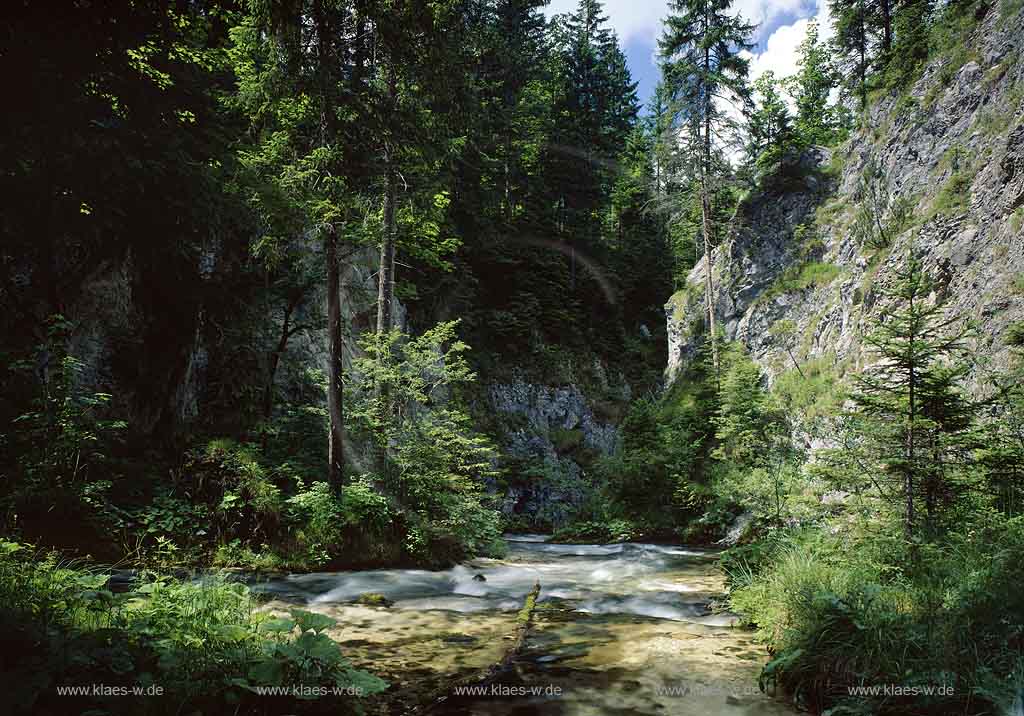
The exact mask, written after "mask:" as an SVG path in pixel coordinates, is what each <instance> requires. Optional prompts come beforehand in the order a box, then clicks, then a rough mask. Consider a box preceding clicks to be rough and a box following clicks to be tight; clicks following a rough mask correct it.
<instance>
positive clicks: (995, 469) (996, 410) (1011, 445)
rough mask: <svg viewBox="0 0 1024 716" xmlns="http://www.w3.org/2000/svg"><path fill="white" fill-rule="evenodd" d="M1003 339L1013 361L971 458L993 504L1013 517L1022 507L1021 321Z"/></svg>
mask: <svg viewBox="0 0 1024 716" xmlns="http://www.w3.org/2000/svg"><path fill="white" fill-rule="evenodd" d="M1006 342H1007V345H1009V346H1010V347H1011V348H1012V350H1013V352H1014V356H1013V364H1012V367H1011V370H1010V371H1009V372H1008V374H1007V375H1006V376H1004V377H1003V378H1002V380H1000V381H998V382H997V385H996V389H997V390H996V398H995V399H994V400H992V401H991V403H990V405H989V411H988V414H987V415H986V419H985V421H984V424H983V425H982V427H981V429H980V430H979V433H980V434H979V445H980V447H979V448H978V451H977V453H976V455H975V458H976V460H977V462H978V465H979V466H980V468H981V474H982V476H983V478H984V481H985V488H986V490H987V491H988V493H989V494H990V495H991V498H992V502H993V505H994V507H995V508H996V509H997V510H999V512H1001V513H1002V514H1003V515H1005V516H1006V517H1015V516H1017V515H1020V514H1021V510H1022V508H1024V323H1015V324H1012V325H1011V326H1010V330H1009V331H1008V332H1007V336H1006Z"/></svg>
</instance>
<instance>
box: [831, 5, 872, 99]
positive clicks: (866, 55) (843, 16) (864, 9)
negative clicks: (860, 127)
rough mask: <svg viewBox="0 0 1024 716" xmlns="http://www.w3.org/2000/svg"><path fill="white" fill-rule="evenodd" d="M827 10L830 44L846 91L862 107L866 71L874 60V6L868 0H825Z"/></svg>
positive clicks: (865, 93)
mask: <svg viewBox="0 0 1024 716" xmlns="http://www.w3.org/2000/svg"><path fill="white" fill-rule="evenodd" d="M829 10H830V11H831V13H832V18H833V24H834V27H835V37H834V38H833V39H832V45H833V47H834V53H835V55H836V57H837V59H838V64H839V67H840V70H841V72H842V74H843V75H844V76H845V77H846V78H847V80H846V83H845V87H846V91H847V92H848V93H850V94H855V95H857V96H858V97H859V99H860V109H861V111H864V109H865V108H866V107H867V104H868V89H867V83H868V72H869V71H870V69H871V65H872V63H873V61H874V59H873V54H872V53H873V47H874V44H875V39H876V38H875V36H876V31H875V17H876V12H875V8H874V6H873V5H872V4H870V2H869V0H829Z"/></svg>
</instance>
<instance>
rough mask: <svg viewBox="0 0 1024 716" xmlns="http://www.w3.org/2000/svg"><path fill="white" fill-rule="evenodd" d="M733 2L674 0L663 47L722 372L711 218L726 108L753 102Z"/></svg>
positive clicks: (745, 33)
mask: <svg viewBox="0 0 1024 716" xmlns="http://www.w3.org/2000/svg"><path fill="white" fill-rule="evenodd" d="M731 4H732V0H673V2H672V4H671V6H670V13H669V16H668V18H666V20H665V28H664V31H663V32H662V36H661V38H660V39H659V41H658V52H659V56H660V58H661V69H662V82H663V84H664V86H665V88H666V91H667V93H668V101H669V106H670V112H671V117H672V121H670V122H669V123H668V125H669V131H670V132H675V133H677V134H678V135H680V136H681V137H683V140H682V141H683V146H682V147H681V148H680V149H681V151H682V152H683V153H684V154H685V155H686V156H687V158H688V160H689V163H690V165H691V167H692V168H693V170H694V174H695V175H696V180H697V184H698V186H699V189H700V201H701V233H702V235H703V242H704V262H705V286H704V289H705V300H706V303H707V321H708V333H709V337H710V340H711V344H712V362H713V364H714V366H715V372H716V374H717V373H718V372H719V359H718V348H717V343H716V342H717V338H716V332H715V307H714V286H713V278H712V272H711V249H712V246H713V243H714V241H715V236H716V234H717V230H718V228H719V227H717V226H715V222H714V220H713V212H712V204H711V199H712V197H711V195H712V191H713V187H714V185H716V184H719V183H721V182H723V180H725V179H726V178H727V177H728V176H729V175H730V174H731V167H730V165H729V163H728V161H727V160H726V158H725V156H724V153H723V150H725V149H727V148H728V147H729V145H730V144H734V143H735V134H736V132H735V130H736V126H735V122H734V120H733V119H732V118H731V117H730V115H729V113H728V112H727V109H726V104H727V103H735V102H737V101H739V102H741V103H743V104H746V103H747V102H748V100H749V91H748V87H747V69H748V65H749V63H748V61H747V59H746V57H745V56H744V54H743V52H744V50H749V49H750V47H751V46H752V45H751V43H750V38H751V36H752V34H753V30H754V28H753V26H752V25H750V24H749V23H747V22H746V21H745V20H743V19H742V18H741V17H740V16H739V15H734V14H731V13H730V12H729V8H730V5H731Z"/></svg>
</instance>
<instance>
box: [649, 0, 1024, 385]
mask: <svg viewBox="0 0 1024 716" xmlns="http://www.w3.org/2000/svg"><path fill="white" fill-rule="evenodd" d="M1000 12H1001V11H1000V9H999V8H998V7H992V8H991V9H990V10H989V11H988V15H987V16H986V17H985V18H983V19H982V20H981V22H980V24H979V26H978V28H977V30H976V32H975V33H974V39H973V43H974V49H973V51H972V52H970V53H967V54H958V55H956V59H952V58H950V57H945V58H938V59H936V60H935V61H934V62H932V63H931V64H930V65H929V66H928V67H927V68H926V69H925V71H924V73H923V75H922V77H921V78H920V79H919V80H918V81H917V82H916V83H915V84H914V86H913V87H912V88H910V90H909V91H908V92H907V93H905V94H903V95H900V96H891V97H888V98H884V99H882V100H880V101H878V102H877V103H875V104H874V105H873V106H872V107H871V109H870V111H869V116H868V117H867V119H866V121H865V122H864V123H863V126H862V127H861V128H860V129H858V130H857V131H856V132H855V134H854V135H853V136H852V137H851V138H850V140H849V141H848V142H847V143H846V144H844V145H843V146H841V147H839V148H837V149H835V150H834V151H833V152H828V151H824V150H814V151H812V152H810V153H808V154H807V155H806V156H805V157H803V160H802V161H803V164H804V166H803V168H802V171H800V172H797V173H796V174H798V175H799V177H800V178H799V179H797V180H793V179H792V178H791V177H787V176H785V175H781V176H775V177H772V178H766V180H765V181H764V183H763V186H764V187H765V188H764V190H763V191H762V192H760V193H758V194H755V195H753V196H751V197H750V198H748V199H747V200H746V201H745V202H744V204H743V205H742V207H741V210H740V212H739V215H738V216H739V218H740V219H741V220H740V222H739V225H738V228H737V230H736V231H735V233H734V235H733V236H732V237H731V238H730V239H729V240H728V241H726V242H724V243H723V244H722V245H721V246H719V247H717V248H716V249H715V252H714V255H713V272H714V279H715V291H716V293H715V297H714V301H715V310H716V315H717V316H718V318H719V320H720V323H721V325H722V326H723V329H724V332H725V335H726V337H727V338H728V339H734V340H739V341H741V342H742V343H743V344H744V345H746V346H747V348H748V349H749V351H750V353H751V355H752V356H753V357H754V359H755V360H756V361H757V362H758V363H759V364H760V365H761V367H762V369H763V370H764V372H765V373H766V374H767V375H768V377H769V379H770V380H772V379H774V378H775V377H776V376H778V375H779V374H780V373H782V372H783V371H787V370H792V369H793V360H794V358H792V357H790V354H792V355H793V356H794V357H795V359H796V360H797V361H799V362H801V363H803V362H806V361H809V360H818V361H819V362H822V363H824V364H827V366H828V367H830V369H832V370H834V371H835V372H836V373H837V374H842V373H843V372H844V371H847V370H856V369H859V368H860V367H862V365H863V364H864V362H865V361H867V360H871V358H870V356H869V355H866V354H865V352H864V351H863V349H862V345H863V336H864V333H865V331H866V330H868V329H869V322H870V320H873V319H874V318H875V317H876V316H878V315H882V314H884V312H885V310H886V307H885V306H884V305H882V304H881V302H880V300H879V292H878V290H877V289H878V287H879V286H883V285H886V284H887V283H888V282H890V281H891V280H892V277H893V272H894V269H896V268H897V267H899V266H900V265H901V264H902V263H903V262H904V261H905V259H906V255H907V252H908V250H909V249H910V247H911V246H913V247H914V248H915V250H916V251H917V252H919V253H920V254H921V255H922V259H923V261H924V264H925V267H926V270H927V271H928V272H929V274H930V276H931V277H932V278H933V279H934V281H935V285H936V289H935V292H934V295H933V296H932V299H931V300H933V301H935V302H937V303H940V304H941V305H943V306H945V308H946V311H947V312H948V314H949V315H957V316H960V317H962V318H963V320H965V321H966V320H971V321H973V322H975V323H976V324H977V326H978V327H979V332H980V338H979V340H978V345H977V347H976V349H977V352H979V353H980V354H983V355H985V356H987V357H988V358H990V359H991V361H992V362H994V363H995V364H996V365H997V366H998V365H1000V364H1005V363H1006V362H1007V360H1008V357H1009V351H1008V350H1007V348H1006V346H1005V342H1004V335H1005V332H1006V329H1007V327H1008V326H1009V325H1011V324H1012V323H1013V322H1015V321H1020V320H1021V319H1024V295H1022V294H1024V279H1022V278H1021V277H1022V276H1024V61H1022V53H1024V13H1022V12H1021V11H1019V10H1018V11H1015V12H1014V13H1013V14H1012V16H1009V17H1006V16H1001V15H1000ZM965 58H966V61H965ZM961 62H962V65H959V66H957V65H958V64H959V63H961ZM873 196H874V197H876V198H874V199H872V197H873ZM872 208H877V209H878V211H877V212H876V213H878V214H879V216H880V218H881V223H882V231H881V233H882V234H883V235H881V236H875V237H874V240H873V241H869V240H867V239H866V232H865V230H864V227H863V224H861V223H859V221H858V213H859V212H862V210H864V209H869V210H870V209H872ZM703 281H704V269H703V264H699V265H698V266H697V267H695V268H694V269H693V271H692V272H691V273H690V275H689V277H688V284H689V286H688V287H687V288H686V289H684V290H683V291H680V292H679V293H677V294H676V295H675V296H673V297H672V299H671V300H670V301H669V303H668V305H667V307H666V308H667V311H668V326H669V341H670V346H669V360H668V377H669V378H670V379H672V378H674V377H675V376H677V375H678V374H679V371H680V368H681V367H682V366H684V365H685V364H686V363H687V361H688V360H690V359H691V358H692V356H693V355H694V353H695V351H696V348H697V345H698V344H699V341H700V333H701V330H702V328H701V327H702V316H703V311H704V305H705V304H704V296H703V291H702V290H701V288H700V287H702V286H703Z"/></svg>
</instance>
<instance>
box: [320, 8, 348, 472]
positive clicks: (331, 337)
mask: <svg viewBox="0 0 1024 716" xmlns="http://www.w3.org/2000/svg"><path fill="white" fill-rule="evenodd" d="M313 17H314V21H315V23H316V34H317V74H318V81H319V85H320V140H319V141H320V146H321V147H327V146H328V145H329V144H330V139H331V125H332V121H331V107H330V97H329V94H330V92H329V87H330V74H329V72H330V71H329V69H328V68H329V67H330V65H331V60H330V52H329V51H328V44H329V43H330V28H329V27H328V26H327V18H326V16H325V15H324V7H323V4H322V3H321V2H316V3H314V4H313ZM322 229H323V232H324V263H326V264H327V266H326V269H327V336H328V339H327V340H328V349H327V350H328V356H327V415H328V432H329V437H328V442H327V481H328V483H329V484H330V485H331V487H332V488H334V489H335V490H336V491H340V490H341V486H342V483H343V480H344V475H345V447H344V446H345V421H344V393H343V385H342V347H343V344H342V340H343V339H342V326H341V285H340V277H339V267H338V232H337V229H336V228H335V226H334V225H333V224H325V225H324V226H323V227H322Z"/></svg>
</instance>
